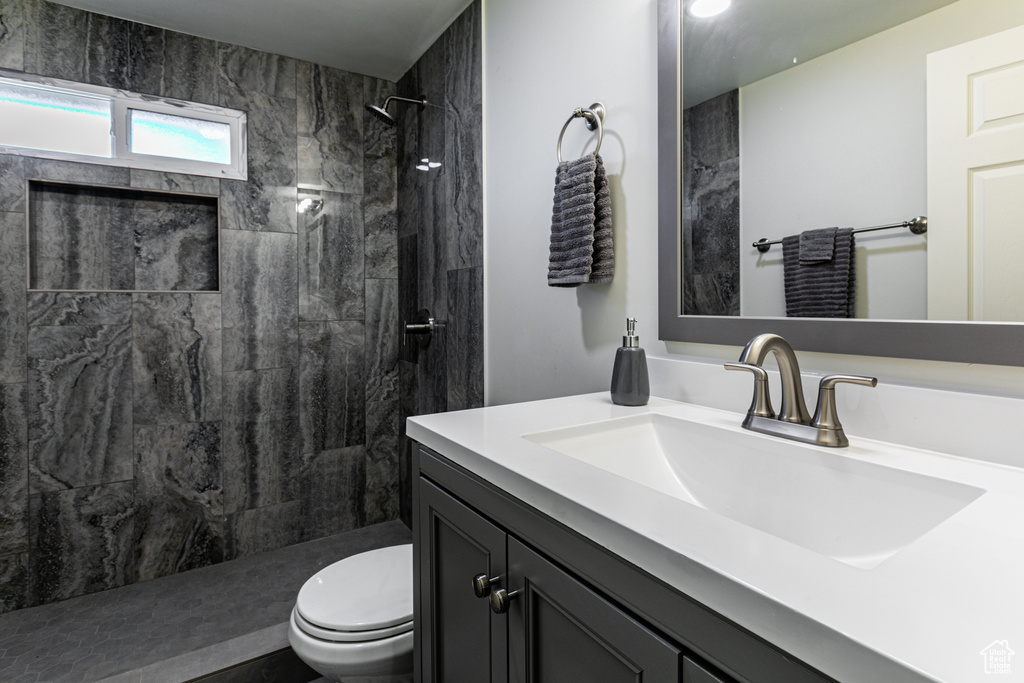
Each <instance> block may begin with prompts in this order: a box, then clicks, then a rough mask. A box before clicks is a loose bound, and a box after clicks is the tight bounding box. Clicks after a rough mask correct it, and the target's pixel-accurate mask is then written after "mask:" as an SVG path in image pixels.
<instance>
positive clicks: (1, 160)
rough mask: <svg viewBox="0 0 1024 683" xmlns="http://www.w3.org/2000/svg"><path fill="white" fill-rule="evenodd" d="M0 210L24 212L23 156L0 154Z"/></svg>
mask: <svg viewBox="0 0 1024 683" xmlns="http://www.w3.org/2000/svg"><path fill="white" fill-rule="evenodd" d="M0 211H11V212H15V213H24V212H25V158H24V157H16V156H11V155H8V154H0Z"/></svg>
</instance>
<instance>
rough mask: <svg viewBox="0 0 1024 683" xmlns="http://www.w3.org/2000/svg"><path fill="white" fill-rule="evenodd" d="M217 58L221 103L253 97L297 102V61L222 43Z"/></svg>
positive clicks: (219, 45) (218, 48)
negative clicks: (278, 98)
mask: <svg viewBox="0 0 1024 683" xmlns="http://www.w3.org/2000/svg"><path fill="white" fill-rule="evenodd" d="M217 59H218V63H219V68H220V90H221V97H222V102H223V101H224V100H228V99H237V98H242V99H245V98H247V97H250V96H251V95H253V94H261V95H267V96H270V97H282V98H285V99H291V100H294V99H295V92H296V89H295V60H294V59H292V58H291V57H282V56H281V55H275V54H271V53H269V52H260V51H259V50H253V49H251V48H248V47H242V46H241V45H230V44H228V43H219V44H218V46H217ZM224 106H231V105H224Z"/></svg>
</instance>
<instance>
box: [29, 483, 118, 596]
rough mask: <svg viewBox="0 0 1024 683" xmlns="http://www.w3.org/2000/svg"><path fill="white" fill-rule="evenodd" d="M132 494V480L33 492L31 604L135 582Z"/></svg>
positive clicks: (30, 505) (31, 508)
mask: <svg viewBox="0 0 1024 683" xmlns="http://www.w3.org/2000/svg"><path fill="white" fill-rule="evenodd" d="M132 498H133V496H132V482H130V481H126V482H119V483H116V484H106V485H103V486H90V487H86V488H78V489H71V490H68V491H54V492H51V493H41V494H37V495H33V496H32V498H31V500H30V502H29V509H30V511H31V535H30V537H31V547H30V552H29V554H30V557H31V558H32V562H33V567H32V576H31V580H30V604H33V605H40V604H43V603H47V602H53V601H55V600H63V599H65V598H71V597H74V596H76V595H84V594H85V593H93V592H95V591H98V590H103V589H106V588H116V587H118V586H123V585H125V584H126V583H130V582H131V580H132V576H133V575H134V559H135V557H134V553H133V548H132V539H133V534H134V526H135V524H134V522H135V519H134V513H135V510H134V507H133V503H132Z"/></svg>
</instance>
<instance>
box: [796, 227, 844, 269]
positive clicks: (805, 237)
mask: <svg viewBox="0 0 1024 683" xmlns="http://www.w3.org/2000/svg"><path fill="white" fill-rule="evenodd" d="M838 229H839V228H819V229H818V230H804V231H803V232H802V233H800V263H821V262H822V261H831V260H832V253H833V252H834V251H835V246H836V230H838Z"/></svg>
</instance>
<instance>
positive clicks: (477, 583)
mask: <svg viewBox="0 0 1024 683" xmlns="http://www.w3.org/2000/svg"><path fill="white" fill-rule="evenodd" d="M500 581H501V577H500V576H492V577H491V578H487V574H477V575H476V576H474V577H473V593H475V594H476V597H478V598H486V597H487V596H488V595H490V594H491V589H492V588H494V586H496V585H497V584H498V583H499V582H500Z"/></svg>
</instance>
